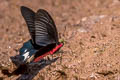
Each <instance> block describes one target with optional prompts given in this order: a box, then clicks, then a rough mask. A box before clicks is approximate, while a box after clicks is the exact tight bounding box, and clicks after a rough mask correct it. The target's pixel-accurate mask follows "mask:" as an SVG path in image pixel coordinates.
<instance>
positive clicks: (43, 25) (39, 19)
mask: <svg viewBox="0 0 120 80" xmlns="http://www.w3.org/2000/svg"><path fill="white" fill-rule="evenodd" d="M35 43H36V44H37V45H40V46H47V45H49V44H54V43H58V33H57V29H56V26H55V23H54V21H53V19H52V18H51V16H50V15H49V13H48V12H47V11H45V10H43V9H39V10H38V11H37V13H36V15H35Z"/></svg>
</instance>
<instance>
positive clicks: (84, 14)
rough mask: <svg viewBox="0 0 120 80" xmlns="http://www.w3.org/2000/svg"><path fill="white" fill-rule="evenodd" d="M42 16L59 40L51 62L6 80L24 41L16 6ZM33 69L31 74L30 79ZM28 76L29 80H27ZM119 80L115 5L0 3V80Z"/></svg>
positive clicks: (119, 2)
mask: <svg viewBox="0 0 120 80" xmlns="http://www.w3.org/2000/svg"><path fill="white" fill-rule="evenodd" d="M23 5H24V6H27V7H29V8H32V9H33V10H34V11H37V10H38V9H40V8H42V9H45V10H47V11H48V12H49V13H50V14H51V16H52V17H53V19H54V20H55V23H56V26H57V29H58V32H59V37H60V39H64V41H65V43H64V46H63V47H62V48H61V49H60V51H59V52H58V54H55V55H54V56H55V57H56V56H57V57H61V58H59V59H58V60H57V61H56V62H54V63H52V64H51V65H48V66H46V67H44V68H42V69H40V70H39V69H38V68H39V67H34V69H33V68H31V70H32V71H31V72H30V76H29V78H27V79H22V78H25V77H26V76H25V75H19V76H11V77H7V76H6V75H4V74H2V72H1V71H2V70H3V69H6V68H7V69H9V70H10V71H13V70H14V69H15V68H16V67H15V65H14V64H13V63H12V62H11V59H10V57H11V56H15V55H17V54H19V52H18V50H19V49H20V47H21V46H22V45H23V43H24V42H25V41H27V40H29V39H30V35H29V32H28V30H27V27H26V23H25V21H24V19H23V17H22V16H21V12H20V6H23ZM35 69H38V70H37V73H35ZM31 76H32V78H31ZM16 79H19V80H120V0H0V80H16Z"/></svg>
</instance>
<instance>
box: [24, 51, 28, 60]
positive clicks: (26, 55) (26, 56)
mask: <svg viewBox="0 0 120 80" xmlns="http://www.w3.org/2000/svg"><path fill="white" fill-rule="evenodd" d="M23 56H24V61H25V60H26V59H27V58H29V52H26V53H25V54H23Z"/></svg>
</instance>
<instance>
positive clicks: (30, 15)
mask: <svg viewBox="0 0 120 80" xmlns="http://www.w3.org/2000/svg"><path fill="white" fill-rule="evenodd" d="M21 14H22V16H23V17H24V19H25V21H26V24H27V26H28V30H29V32H30V35H31V38H32V43H33V44H35V43H34V42H35V36H34V35H35V25H34V20H35V12H34V11H32V10H31V9H29V8H27V7H24V6H21Z"/></svg>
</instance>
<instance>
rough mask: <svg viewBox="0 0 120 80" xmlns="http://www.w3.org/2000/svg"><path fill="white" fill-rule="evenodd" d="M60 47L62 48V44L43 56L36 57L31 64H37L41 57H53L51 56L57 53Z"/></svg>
mask: <svg viewBox="0 0 120 80" xmlns="http://www.w3.org/2000/svg"><path fill="white" fill-rule="evenodd" d="M62 46H63V43H60V44H59V45H57V46H56V47H55V48H54V49H52V50H51V51H49V52H47V53H45V54H43V55H41V56H39V57H37V58H36V59H35V60H34V61H33V62H38V61H39V60H40V59H42V58H43V57H45V56H47V55H49V54H51V55H53V54H54V53H55V52H56V51H58V50H59V49H60V48H61V47H62Z"/></svg>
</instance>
